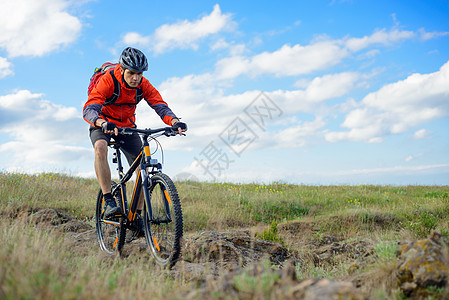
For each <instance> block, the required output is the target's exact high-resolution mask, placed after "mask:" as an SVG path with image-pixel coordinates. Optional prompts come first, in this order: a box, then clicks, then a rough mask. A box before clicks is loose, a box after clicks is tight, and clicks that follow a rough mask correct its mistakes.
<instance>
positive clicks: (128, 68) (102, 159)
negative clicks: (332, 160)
mask: <svg viewBox="0 0 449 300" xmlns="http://www.w3.org/2000/svg"><path fill="white" fill-rule="evenodd" d="M147 70H148V61H147V58H146V57H145V55H144V54H143V53H142V52H141V51H140V50H138V49H135V48H131V47H128V48H125V49H124V50H123V52H122V54H121V55H120V60H119V64H118V65H117V66H116V67H115V69H114V72H113V74H114V75H112V74H110V73H109V72H106V73H105V75H103V76H102V77H101V78H100V80H99V82H98V83H97V84H96V86H95V87H94V88H93V90H92V91H91V92H90V94H89V98H88V100H87V102H86V104H85V105H84V108H83V118H84V120H86V121H87V122H88V123H89V124H90V128H89V135H90V139H91V141H92V145H93V147H94V151H95V163H94V165H95V173H96V176H97V179H98V182H99V184H100V187H101V190H102V192H103V195H104V199H105V217H112V216H114V215H120V214H121V209H120V208H119V207H117V204H116V203H115V200H114V198H113V196H112V194H111V171H110V169H109V164H108V161H107V153H108V143H109V142H110V140H111V137H114V139H115V140H121V141H123V142H124V143H123V145H122V150H123V152H124V154H125V156H126V159H127V160H128V163H129V164H130V165H131V163H132V162H133V161H134V160H135V159H136V157H137V156H138V155H139V152H140V149H141V147H142V142H141V139H140V137H139V135H137V134H133V135H127V136H124V137H122V136H120V137H119V136H117V135H118V129H117V127H136V124H135V111H136V104H137V103H136V102H137V99H136V98H137V91H141V92H142V98H143V99H144V100H145V101H146V102H147V103H148V105H150V107H151V108H153V109H154V110H155V112H156V113H157V114H158V115H159V117H160V118H161V119H162V120H163V122H164V123H166V124H167V125H170V126H173V128H174V129H175V130H177V131H178V133H179V134H181V133H182V132H184V131H186V130H187V125H186V124H185V123H183V122H180V121H179V118H178V117H176V115H175V114H174V113H173V112H172V110H171V109H170V108H169V107H168V105H167V103H166V102H165V101H164V100H163V99H162V97H161V95H160V94H159V92H158V91H157V90H156V89H155V88H154V87H153V86H152V85H151V84H150V82H149V81H148V80H147V79H146V78H145V77H143V72H144V71H147ZM112 76H114V77H115V78H116V79H117V80H118V82H119V84H120V93H119V96H118V98H117V99H116V100H115V102H114V103H111V104H107V103H106V104H105V101H106V99H108V98H109V97H111V96H112V94H113V93H114V90H115V88H114V78H112ZM137 171H138V170H137ZM142 196H143V193H141V198H140V200H139V203H138V206H137V208H138V211H137V212H138V213H139V215H140V213H141V210H142V207H143V201H142V199H143V197H142Z"/></svg>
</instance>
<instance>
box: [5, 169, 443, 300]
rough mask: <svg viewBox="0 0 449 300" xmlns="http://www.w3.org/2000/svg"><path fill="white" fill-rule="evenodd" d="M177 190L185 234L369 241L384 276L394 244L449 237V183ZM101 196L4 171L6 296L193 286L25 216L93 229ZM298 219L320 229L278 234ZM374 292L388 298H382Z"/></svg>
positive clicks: (67, 182) (133, 294) (62, 178)
mask: <svg viewBox="0 0 449 300" xmlns="http://www.w3.org/2000/svg"><path fill="white" fill-rule="evenodd" d="M176 185H177V188H178V192H179V194H180V198H181V203H182V207H183V214H184V220H185V235H186V236H187V237H188V236H189V235H192V234H195V233H197V232H199V231H202V230H216V231H226V230H234V229H251V231H252V232H254V233H255V235H256V236H257V237H259V238H263V239H268V240H273V241H278V242H282V243H283V244H284V245H285V246H286V247H287V248H289V249H291V250H295V251H301V249H299V248H297V247H298V246H297V245H298V240H302V241H306V240H320V239H322V238H324V237H326V236H336V237H338V238H340V239H343V240H346V241H351V240H354V239H361V238H362V239H369V240H371V241H374V243H375V244H376V246H375V251H376V253H377V257H379V262H378V263H377V264H376V266H377V267H378V268H380V269H379V270H383V271H382V272H380V273H379V272H377V273H378V274H385V273H383V272H388V271H389V270H390V269H389V267H388V265H389V262H392V261H393V262H394V260H395V255H394V253H395V251H396V246H395V244H394V241H398V240H404V239H405V240H407V239H418V238H422V237H425V236H427V235H428V234H429V233H430V232H431V230H437V231H438V232H440V233H441V234H443V235H446V236H447V235H449V186H374V185H357V186H343V185H342V186H308V185H290V184H283V183H273V184H270V185H258V184H242V185H239V184H229V183H199V182H179V183H176ZM129 190H130V189H129ZM97 192H98V184H97V182H96V180H94V179H83V178H76V177H70V176H66V175H62V174H53V173H45V174H37V175H26V174H14V173H0V204H1V208H0V245H1V246H0V298H1V299H90V298H97V299H106V298H111V297H113V298H119V299H148V298H149V297H151V298H156V299H160V298H177V296H178V295H179V293H180V292H182V291H189V290H190V289H192V288H194V287H195V283H194V282H188V281H185V280H183V279H179V278H177V279H174V278H172V277H170V276H168V274H167V271H165V270H160V269H158V268H156V267H155V266H152V268H151V269H149V267H148V264H146V262H147V258H146V257H136V256H130V257H128V258H126V259H117V258H113V257H108V256H105V255H104V254H103V253H101V252H100V250H99V247H98V245H97V243H93V244H92V245H85V246H83V248H79V247H78V248H77V247H74V246H73V243H71V241H70V240H69V239H67V238H65V237H64V234H63V233H60V232H56V231H49V230H41V229H40V228H38V227H35V226H30V225H29V223H27V222H25V221H24V219H23V218H20V216H21V215H22V214H24V212H30V211H33V210H36V209H37V208H53V209H57V210H60V211H62V212H65V213H67V214H70V215H72V216H74V217H76V219H78V220H82V221H85V222H87V223H89V224H90V225H94V219H93V217H94V208H95V200H96V195H97ZM292 222H302V223H305V224H306V223H310V224H312V223H313V224H314V226H315V230H314V231H311V232H306V231H305V232H304V235H303V236H301V237H295V236H289V235H283V232H282V231H278V228H282V227H283V226H287V225H288V224H290V223H292ZM75 250H76V251H75ZM349 267H350V266H347V265H336V266H335V267H332V268H329V267H328V268H322V269H320V268H310V270H308V272H303V273H301V274H298V277H301V279H304V278H308V277H317V276H318V277H330V278H336V279H339V278H344V277H345V276H346V275H347V273H348V268H349ZM377 271H378V270H377ZM371 272H373V274H375V273H376V272H375V271H373V270H371ZM124 274H129V275H131V276H124ZM373 276H374V275H373ZM372 280H375V276H374V278H372ZM376 295H381V296H379V297H378V299H383V298H382V297H383V296H382V295H384V298H388V297H391V295H388V294H385V291H377V292H376ZM398 297H399V296H398Z"/></svg>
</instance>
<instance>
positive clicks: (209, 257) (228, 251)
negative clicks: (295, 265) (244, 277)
mask: <svg viewBox="0 0 449 300" xmlns="http://www.w3.org/2000/svg"><path fill="white" fill-rule="evenodd" d="M183 252H184V254H183V256H184V259H185V260H187V261H189V262H195V263H205V262H215V263H220V264H223V265H225V266H228V267H231V266H232V265H238V266H246V265H248V264H250V263H252V262H255V261H260V260H262V259H263V258H267V259H269V260H270V261H271V262H272V263H273V264H275V265H280V264H282V263H283V262H284V261H286V260H287V259H288V258H290V257H292V253H291V252H290V251H288V250H287V248H285V247H284V246H282V245H281V244H279V243H275V242H270V241H265V240H259V239H253V238H251V237H250V235H249V233H241V232H232V233H218V232H215V231H204V232H201V233H199V234H198V235H196V236H194V237H192V238H190V239H189V241H188V242H187V243H186V246H185V249H184V251H183Z"/></svg>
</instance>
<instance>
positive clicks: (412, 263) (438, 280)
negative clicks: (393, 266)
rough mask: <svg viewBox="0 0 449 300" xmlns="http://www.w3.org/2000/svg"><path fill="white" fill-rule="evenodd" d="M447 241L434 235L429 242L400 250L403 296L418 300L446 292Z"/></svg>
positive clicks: (412, 244)
mask: <svg viewBox="0 0 449 300" xmlns="http://www.w3.org/2000/svg"><path fill="white" fill-rule="evenodd" d="M448 246H449V243H448V240H447V239H445V238H443V237H442V236H441V234H438V233H436V232H432V233H431V235H430V236H429V237H428V238H427V239H422V240H418V241H414V242H410V243H405V244H403V245H402V246H401V248H400V257H399V264H398V271H399V272H398V281H399V286H400V288H401V289H402V291H403V293H404V295H406V296H408V297H412V298H415V299H421V298H422V299H424V298H427V296H430V293H432V291H433V290H436V289H440V290H443V289H444V288H446V287H447V285H448V279H449V251H448V249H449V248H448Z"/></svg>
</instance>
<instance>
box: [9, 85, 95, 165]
mask: <svg viewBox="0 0 449 300" xmlns="http://www.w3.org/2000/svg"><path fill="white" fill-rule="evenodd" d="M0 132H2V133H4V134H7V135H8V136H9V137H10V138H9V141H8V142H5V143H3V144H1V145H0V153H2V157H8V160H7V161H4V159H1V160H0V162H1V163H2V165H7V166H8V167H15V168H21V167H28V166H30V167H31V166H32V167H33V168H36V169H39V168H43V169H47V170H48V168H49V167H51V166H55V165H56V164H57V163H64V165H66V163H67V164H68V163H70V162H76V161H77V160H79V159H81V158H86V157H87V156H89V155H91V152H92V150H91V148H85V147H82V146H79V143H85V142H89V140H88V135H87V123H84V121H83V120H82V119H81V113H80V112H78V111H77V110H76V109H75V108H74V107H67V106H62V105H57V104H54V103H52V102H50V101H48V100H44V99H43V95H42V94H33V93H31V92H30V91H27V90H20V91H17V92H15V93H14V94H9V95H4V96H0Z"/></svg>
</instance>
